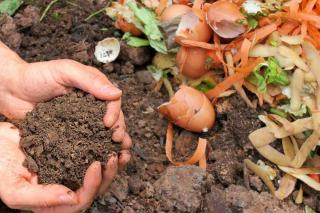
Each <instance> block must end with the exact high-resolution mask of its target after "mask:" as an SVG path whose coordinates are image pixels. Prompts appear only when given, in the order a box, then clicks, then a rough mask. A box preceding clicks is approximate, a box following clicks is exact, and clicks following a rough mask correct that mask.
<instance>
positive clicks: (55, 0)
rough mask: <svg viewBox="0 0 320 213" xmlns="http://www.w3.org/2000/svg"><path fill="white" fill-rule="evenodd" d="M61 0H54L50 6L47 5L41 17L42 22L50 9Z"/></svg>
mask: <svg viewBox="0 0 320 213" xmlns="http://www.w3.org/2000/svg"><path fill="white" fill-rule="evenodd" d="M58 1H59V0H52V1H51V2H50V3H49V4H48V6H47V7H46V9H45V10H44V11H43V13H42V15H41V18H40V22H41V21H42V20H43V19H44V17H45V16H46V15H47V13H48V11H49V10H50V8H51V7H52V6H53V5H54V4H55V3H57V2H58Z"/></svg>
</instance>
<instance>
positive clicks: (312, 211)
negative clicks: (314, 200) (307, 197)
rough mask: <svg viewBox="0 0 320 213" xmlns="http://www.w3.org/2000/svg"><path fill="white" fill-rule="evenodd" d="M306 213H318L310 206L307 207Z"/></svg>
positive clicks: (305, 208)
mask: <svg viewBox="0 0 320 213" xmlns="http://www.w3.org/2000/svg"><path fill="white" fill-rule="evenodd" d="M304 213H316V211H315V210H313V209H312V208H310V207H309V206H307V205H305V207H304Z"/></svg>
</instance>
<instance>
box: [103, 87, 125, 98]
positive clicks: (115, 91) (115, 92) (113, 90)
mask: <svg viewBox="0 0 320 213" xmlns="http://www.w3.org/2000/svg"><path fill="white" fill-rule="evenodd" d="M101 91H102V92H103V93H107V94H109V95H114V96H117V95H119V96H120V95H121V94H122V91H121V90H120V89H118V88H116V87H114V86H109V85H107V86H103V87H102V88H101Z"/></svg>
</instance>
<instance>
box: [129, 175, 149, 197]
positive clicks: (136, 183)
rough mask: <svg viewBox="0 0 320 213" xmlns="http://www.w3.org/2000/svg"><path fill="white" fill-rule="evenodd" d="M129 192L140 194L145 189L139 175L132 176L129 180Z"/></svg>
mask: <svg viewBox="0 0 320 213" xmlns="http://www.w3.org/2000/svg"><path fill="white" fill-rule="evenodd" d="M128 185H129V190H130V192H132V193H133V194H135V195H137V194H139V193H140V192H141V191H142V190H143V189H144V187H145V185H144V182H143V181H142V180H141V178H140V177H139V176H138V175H134V176H131V177H130V178H129V180H128Z"/></svg>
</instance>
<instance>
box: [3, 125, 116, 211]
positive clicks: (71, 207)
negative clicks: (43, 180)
mask: <svg viewBox="0 0 320 213" xmlns="http://www.w3.org/2000/svg"><path fill="white" fill-rule="evenodd" d="M19 142H20V135H19V130H18V129H17V128H16V127H14V126H13V125H12V124H10V123H5V122H0V156H1V157H0V176H1V181H0V199H1V200H2V201H3V202H4V203H5V204H6V205H7V206H9V207H10V208H14V209H21V210H29V211H33V212H35V213H76V212H79V211H81V210H83V209H86V208H88V207H89V206H90V205H91V203H92V201H93V200H94V198H95V196H96V194H97V193H99V192H102V191H103V190H105V186H106V185H108V184H109V183H110V182H111V180H112V179H113V176H114V175H115V174H116V173H117V168H115V167H114V166H116V165H117V163H116V161H117V159H116V158H112V159H110V160H109V161H108V163H107V166H106V169H103V170H102V168H101V164H100V163H99V162H94V163H92V164H91V166H90V167H89V168H88V170H87V172H86V175H85V178H84V182H83V186H82V187H81V188H80V189H79V190H77V191H76V192H73V191H71V190H70V189H68V188H67V187H65V186H62V185H57V184H52V185H40V184H38V177H37V175H36V174H34V173H30V172H29V171H28V170H27V169H26V168H25V167H23V166H22V163H23V161H24V159H25V156H24V154H23V152H22V151H21V149H20V148H19Z"/></svg>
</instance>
